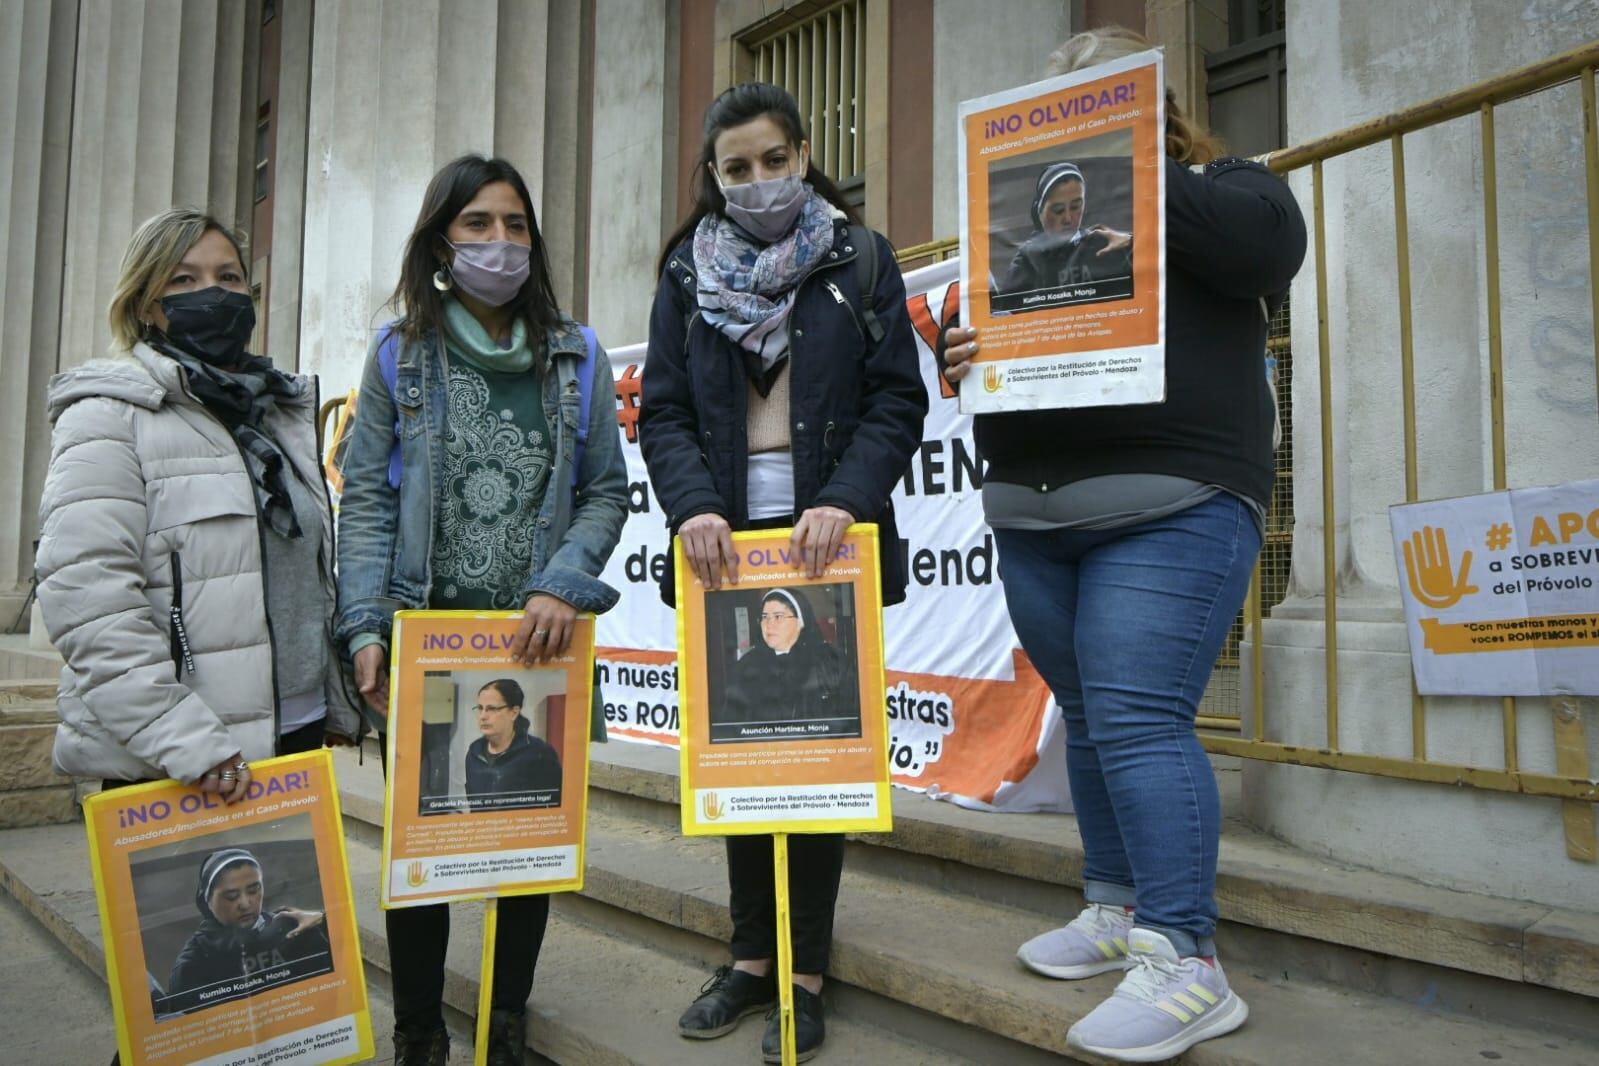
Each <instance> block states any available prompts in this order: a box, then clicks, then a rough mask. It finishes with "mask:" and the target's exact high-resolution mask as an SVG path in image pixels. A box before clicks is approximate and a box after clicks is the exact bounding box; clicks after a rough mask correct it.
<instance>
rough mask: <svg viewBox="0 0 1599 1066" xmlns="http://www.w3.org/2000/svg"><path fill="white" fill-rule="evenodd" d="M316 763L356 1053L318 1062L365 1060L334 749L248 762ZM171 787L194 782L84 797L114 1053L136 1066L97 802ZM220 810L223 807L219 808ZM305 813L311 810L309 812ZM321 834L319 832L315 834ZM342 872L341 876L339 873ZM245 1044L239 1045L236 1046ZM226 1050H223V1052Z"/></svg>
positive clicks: (359, 965)
mask: <svg viewBox="0 0 1599 1066" xmlns="http://www.w3.org/2000/svg"><path fill="white" fill-rule="evenodd" d="M301 764H305V765H316V766H317V768H318V769H319V770H320V771H321V773H322V775H323V776H324V779H325V780H326V781H327V783H328V786H329V787H328V790H327V795H326V799H327V801H328V806H329V807H330V808H331V809H332V812H333V813H332V815H331V816H329V817H330V818H331V821H332V823H333V825H334V827H335V831H334V832H333V833H331V838H332V844H331V847H332V849H333V850H334V852H335V854H336V856H337V865H338V869H337V870H336V871H335V872H334V877H335V878H337V879H336V880H335V881H334V882H333V883H334V884H335V885H337V886H340V887H342V889H343V901H344V903H345V904H346V905H347V908H348V914H349V921H348V923H347V924H348V926H349V928H347V929H344V930H342V935H341V938H340V939H341V944H342V950H343V952H344V953H345V956H346V957H348V958H349V959H351V960H352V961H353V965H354V968H355V972H354V974H352V975H349V979H350V982H351V988H352V989H353V991H354V996H355V1002H356V1010H355V1012H354V1017H355V1029H356V1043H357V1049H356V1053H355V1054H354V1055H352V1056H348V1057H345V1058H340V1059H328V1060H326V1061H325V1062H324V1063H322V1064H321V1066H348V1064H351V1063H358V1062H368V1061H370V1060H371V1059H372V1058H373V1057H374V1056H375V1055H376V1053H377V1046H376V1044H375V1042H374V1040H373V1037H372V1013H371V1001H370V999H369V997H368V995H367V987H366V970H365V962H366V960H365V957H364V956H363V955H362V953H361V934H360V928H359V923H358V919H357V917H356V909H355V892H354V888H353V886H352V884H351V882H350V858H349V849H348V847H347V846H346V843H345V837H344V812H343V810H342V809H341V805H340V803H339V788H338V779H337V777H336V776H335V774H334V769H333V755H332V753H331V752H329V751H328V750H327V749H325V748H323V749H320V750H318V751H310V752H301V753H298V754H294V755H280V756H277V757H275V758H271V759H261V760H258V761H256V762H253V763H251V768H252V770H253V771H254V775H253V776H257V777H259V776H264V774H263V773H262V772H263V771H269V770H281V769H285V768H288V767H293V766H297V765H301ZM174 788H180V789H185V791H196V789H195V788H194V787H193V786H187V787H186V786H183V785H182V784H181V783H180V782H177V781H172V780H167V781H150V782H147V783H144V784H139V785H129V786H126V787H124V788H119V789H116V790H115V791H114V792H105V791H101V792H97V793H95V794H93V795H91V796H87V797H85V798H84V800H83V809H84V830H85V832H86V834H87V835H88V840H89V868H90V876H91V878H92V879H93V882H94V894H95V906H96V909H97V910H98V911H99V919H100V940H101V943H102V944H103V945H104V948H105V970H106V984H107V987H108V990H109V992H110V996H111V1015H112V1020H113V1022H114V1024H115V1025H116V1037H117V1055H118V1058H119V1060H120V1061H121V1062H122V1063H124V1064H126V1066H135V1064H137V1063H140V1062H145V1061H148V1060H146V1059H144V1058H143V1057H141V1056H140V1055H138V1054H137V1053H136V1052H135V1049H134V1046H133V1034H132V1033H131V1032H130V1031H129V1026H128V1006H127V1002H126V999H125V996H124V994H123V987H122V981H121V980H119V975H120V973H121V967H122V965H123V961H124V960H122V959H121V958H120V956H119V951H118V940H119V938H118V936H117V929H116V926H115V923H114V922H113V921H112V913H111V909H110V908H109V907H107V906H106V900H107V896H108V894H109V892H110V889H111V886H110V884H109V883H108V880H107V874H106V864H105V857H104V855H103V853H102V847H101V844H102V842H101V841H100V840H99V839H98V836H99V831H98V825H97V821H98V819H97V813H98V808H100V807H104V806H106V805H108V804H110V803H113V802H116V803H121V802H123V801H126V800H131V799H136V798H138V797H139V796H145V795H153V794H156V793H162V792H170V791H172V790H173V789H174ZM223 809H224V810H225V809H227V808H223ZM307 813H309V812H307ZM318 839H319V838H318ZM318 873H319V875H320V877H321V880H322V884H323V886H324V902H325V900H326V886H327V885H328V883H329V876H328V873H327V871H325V870H323V869H321V867H320V864H319V867H318ZM340 874H342V877H341V876H339V875H340ZM244 1050H245V1049H243V1048H240V1049H239V1051H241V1052H242V1051H244ZM225 1053H226V1052H224V1054H225Z"/></svg>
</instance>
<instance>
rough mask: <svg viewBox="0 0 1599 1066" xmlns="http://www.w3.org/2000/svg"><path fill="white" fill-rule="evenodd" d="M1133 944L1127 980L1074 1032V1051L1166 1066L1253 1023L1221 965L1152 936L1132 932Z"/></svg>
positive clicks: (1130, 942)
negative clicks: (1206, 1042)
mask: <svg viewBox="0 0 1599 1066" xmlns="http://www.w3.org/2000/svg"><path fill="white" fill-rule="evenodd" d="M1127 944H1128V948H1129V952H1128V959H1129V962H1130V966H1129V968H1128V971H1127V976H1126V977H1123V978H1122V983H1121V984H1120V985H1119V986H1118V987H1117V989H1116V991H1115V992H1114V993H1112V994H1111V997H1110V998H1109V999H1107V1000H1106V1001H1105V1002H1103V1003H1101V1004H1100V1005H1099V1006H1097V1007H1095V1008H1094V1009H1093V1010H1092V1011H1090V1012H1089V1013H1088V1015H1087V1017H1085V1018H1083V1019H1082V1020H1081V1021H1079V1022H1078V1023H1077V1024H1076V1025H1074V1026H1072V1027H1071V1030H1070V1031H1069V1032H1068V1033H1067V1034H1066V1043H1067V1045H1068V1046H1070V1047H1073V1048H1076V1049H1077V1050H1079V1051H1085V1052H1088V1053H1089V1054H1093V1055H1099V1056H1102V1057H1104V1058H1107V1059H1115V1060H1118V1061H1121V1062H1164V1061H1166V1060H1167V1059H1169V1058H1173V1057H1174V1056H1177V1055H1181V1054H1182V1053H1183V1052H1185V1051H1187V1050H1188V1049H1189V1048H1191V1047H1193V1046H1194V1045H1195V1044H1197V1043H1199V1042H1200V1041H1201V1040H1209V1039H1211V1038H1212V1037H1217V1036H1221V1035H1223V1034H1224V1033H1230V1032H1232V1031H1233V1030H1234V1029H1237V1028H1238V1027H1239V1026H1240V1025H1243V1024H1244V1021H1245V1020H1246V1019H1247V1018H1248V1017H1249V1008H1248V1006H1246V1005H1245V1004H1244V1001H1243V1000H1242V999H1240V998H1239V997H1238V994H1237V993H1235V992H1234V991H1233V990H1232V989H1230V988H1228V987H1227V975H1226V974H1225V973H1223V972H1222V968H1221V964H1220V963H1219V962H1218V963H1217V964H1216V965H1214V966H1212V965H1209V964H1207V963H1205V962H1203V961H1201V960H1200V959H1196V958H1191V957H1190V958H1182V957H1179V956H1178V954H1177V951H1176V949H1175V948H1173V947H1172V944H1171V941H1170V940H1167V939H1166V938H1165V937H1164V936H1161V935H1160V934H1159V933H1155V932H1151V931H1150V930H1148V929H1134V930H1132V932H1131V933H1130V934H1129V935H1128V937H1127Z"/></svg>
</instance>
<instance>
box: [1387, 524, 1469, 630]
mask: <svg viewBox="0 0 1599 1066" xmlns="http://www.w3.org/2000/svg"><path fill="white" fill-rule="evenodd" d="M1404 549H1405V576H1406V577H1407V578H1409V580H1410V594H1411V595H1412V596H1414V597H1416V600H1417V602H1419V603H1421V604H1422V605H1423V606H1426V607H1431V608H1432V609H1433V610H1435V611H1441V610H1443V609H1445V608H1446V607H1453V606H1454V605H1455V604H1457V603H1459V602H1460V601H1461V599H1463V598H1464V597H1466V596H1469V595H1471V594H1472V593H1473V592H1476V591H1477V586H1476V585H1473V584H1470V577H1471V552H1469V551H1468V552H1466V553H1465V554H1464V555H1462V556H1461V557H1460V573H1459V575H1458V576H1457V575H1456V574H1455V571H1454V567H1453V565H1452V564H1451V562H1450V560H1449V539H1448V537H1447V536H1446V535H1445V534H1444V531H1443V530H1441V529H1434V528H1433V527H1432V526H1423V527H1422V528H1421V532H1419V533H1412V534H1411V535H1410V539H1409V540H1408V541H1405V542H1404Z"/></svg>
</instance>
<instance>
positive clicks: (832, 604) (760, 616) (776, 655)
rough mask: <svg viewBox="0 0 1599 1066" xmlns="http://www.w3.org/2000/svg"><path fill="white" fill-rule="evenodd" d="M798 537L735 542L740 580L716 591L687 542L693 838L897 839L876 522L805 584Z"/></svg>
mask: <svg viewBox="0 0 1599 1066" xmlns="http://www.w3.org/2000/svg"><path fill="white" fill-rule="evenodd" d="M791 532H792V531H791V530H787V529H783V530H763V531H758V532H747V533H735V534H733V550H734V552H735V553H737V555H738V557H739V566H738V582H737V583H736V584H728V585H724V586H723V587H722V588H720V589H715V590H712V589H707V588H705V587H704V586H702V585H700V584H699V583H698V582H696V581H695V580H694V579H693V576H692V571H691V570H690V569H689V567H688V565H687V563H685V562H684V560H683V556H682V552H683V548H682V545H681V543H680V544H679V545H678V546H677V549H676V550H677V552H678V569H677V602H678V612H677V619H678V649H679V658H678V663H679V666H678V676H679V678H680V679H681V681H682V690H683V705H682V706H683V710H682V715H681V723H682V731H681V737H682V741H681V748H680V753H681V760H682V812H683V832H684V834H686V835H689V836H703V835H713V834H714V835H717V836H726V835H729V834H742V833H842V832H887V831H888V830H889V828H890V827H891V824H892V810H891V806H890V802H889V781H888V735H887V734H888V729H887V716H886V714H885V711H884V705H883V702H882V692H883V629H882V613H883V612H882V602H881V601H882V593H881V589H880V586H879V581H880V579H879V576H878V558H877V527H876V526H873V525H854V526H851V527H850V528H849V530H848V532H847V533H846V534H845V537H844V540H843V543H842V544H841V546H840V548H839V553H838V558H837V560H836V561H835V562H833V563H832V564H831V565H830V566H829V567H828V568H827V569H826V571H825V572H824V573H823V574H822V575H821V576H820V577H817V578H811V577H808V576H806V574H805V572H804V569H803V567H802V566H801V565H800V564H799V563H797V561H796V560H795V558H794V556H793V551H792V548H791V546H790V543H789V537H790V533H791Z"/></svg>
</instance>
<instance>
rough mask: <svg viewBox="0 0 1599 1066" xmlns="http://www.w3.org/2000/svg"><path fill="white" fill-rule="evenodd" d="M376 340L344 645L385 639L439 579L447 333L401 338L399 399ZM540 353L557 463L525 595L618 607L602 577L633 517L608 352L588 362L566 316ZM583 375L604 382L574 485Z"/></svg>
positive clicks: (350, 482) (348, 474)
mask: <svg viewBox="0 0 1599 1066" xmlns="http://www.w3.org/2000/svg"><path fill="white" fill-rule="evenodd" d="M379 336H380V337H381V336H382V334H381V332H380V333H379ZM377 347H378V341H377V338H374V339H373V342H372V346H371V348H370V349H369V350H368V351H367V358H366V369H365V371H364V372H363V373H362V376H361V390H360V393H359V395H358V397H357V399H356V408H355V423H354V426H353V427H352V429H351V431H350V443H349V449H348V451H347V452H346V454H345V460H344V495H343V497H342V498H341V500H340V503H339V538H338V558H339V571H338V573H339V602H340V609H339V614H338V619H337V621H336V623H335V628H334V635H335V638H336V639H337V640H338V641H339V645H340V647H341V648H348V646H349V642H350V641H351V639H352V638H354V637H356V636H359V635H361V634H366V633H371V634H376V635H378V636H381V637H383V638H384V639H385V640H386V639H387V638H388V634H389V630H390V627H391V625H392V623H393V618H394V612H396V611H402V610H418V609H421V608H425V607H426V606H427V603H428V592H429V590H430V588H431V587H432V573H431V568H432V560H433V531H434V529H435V526H436V521H437V518H436V513H435V511H436V507H437V503H438V499H437V490H436V486H437V485H439V483H440V482H441V481H442V477H443V463H444V433H445V419H446V412H447V410H448V402H447V401H448V395H447V393H448V383H449V372H448V367H447V360H448V359H449V355H448V353H447V352H446V350H445V348H444V345H443V343H442V341H441V340H440V338H439V337H437V336H433V335H430V336H427V337H424V338H422V339H421V340H420V341H409V340H402V342H401V345H400V352H399V357H398V360H397V367H396V374H395V388H394V392H393V394H392V395H391V394H390V392H389V387H388V385H387V383H386V382H384V380H383V374H382V372H381V371H380V370H379V368H378V359H377ZM540 358H542V360H543V362H542V366H541V371H542V374H541V378H542V381H543V383H544V416H545V419H546V420H547V421H548V423H549V425H550V431H551V435H552V437H553V443H554V450H555V465H554V467H553V469H551V471H550V478H549V482H548V486H549V488H548V490H547V491H546V492H545V494H544V501H543V504H542V505H541V506H540V508H539V516H538V529H537V530H536V531H535V533H534V538H533V565H532V569H531V572H530V573H529V574H528V575H527V578H526V580H525V581H524V582H523V586H522V594H523V596H524V597H526V596H532V595H533V594H534V593H547V594H549V595H552V596H558V597H559V598H561V599H563V600H565V601H566V602H567V603H570V604H571V605H572V606H574V607H576V608H577V609H578V610H579V611H585V612H592V613H595V614H598V613H601V612H603V611H608V610H610V609H611V608H612V607H613V606H615V605H616V601H617V599H618V598H619V595H620V594H619V593H618V592H617V591H616V590H615V589H613V588H612V587H611V586H609V585H607V584H606V583H605V582H604V581H601V580H600V578H599V575H600V573H602V572H603V571H604V569H605V562H606V560H607V559H608V558H609V557H610V554H611V551H612V549H614V548H615V547H616V542H617V541H618V540H619V539H620V538H621V535H622V523H623V522H624V520H625V519H626V517H627V465H626V462H625V460H624V459H623V457H622V440H621V434H620V432H619V431H618V429H617V425H616V405H615V400H614V396H615V382H614V379H613V377H612V374H611V365H610V359H609V358H608V357H607V356H606V354H605V351H604V349H603V348H599V347H596V356H595V358H594V360H593V363H594V365H593V366H589V365H587V364H588V346H587V343H586V342H585V341H584V339H583V335H582V333H581V331H580V330H579V329H578V326H577V323H575V322H573V321H572V320H571V319H566V318H563V319H562V320H561V322H560V324H559V325H557V326H555V327H554V328H552V329H550V330H549V331H548V332H547V333H546V343H545V345H544V351H543V354H542V356H541V357H540ZM579 373H585V374H592V375H593V376H594V387H593V391H592V393H591V394H590V402H589V420H588V422H589V436H588V444H587V447H586V448H585V450H584V453H583V467H582V469H581V470H579V471H578V472H577V478H576V491H575V492H574V491H572V485H573V476H572V461H573V445H574V442H575V440H576V437H577V429H578V405H579V402H580V394H579V392H578V379H577V375H578V374H579ZM396 400H397V401H398V402H396ZM396 436H398V438H399V441H400V461H401V468H402V471H403V475H402V477H401V478H400V485H399V487H398V488H397V489H396V488H395V487H393V486H392V485H391V484H390V482H389V453H390V451H391V450H392V448H393V446H394V441H395V438H396Z"/></svg>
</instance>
